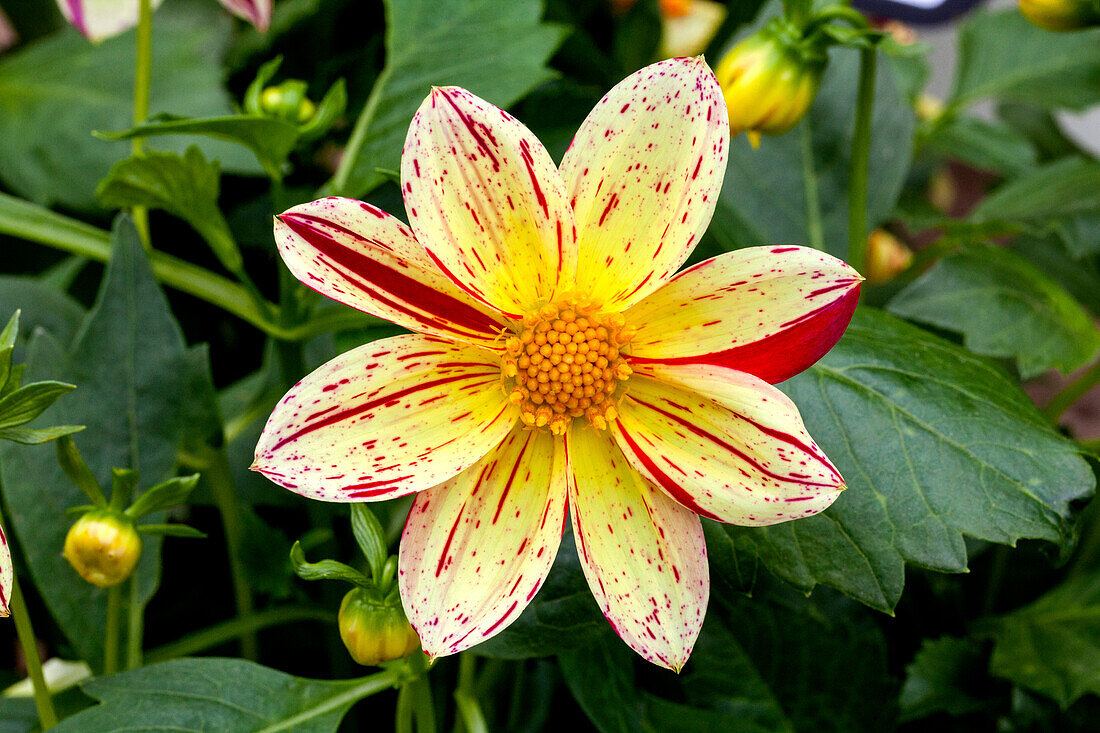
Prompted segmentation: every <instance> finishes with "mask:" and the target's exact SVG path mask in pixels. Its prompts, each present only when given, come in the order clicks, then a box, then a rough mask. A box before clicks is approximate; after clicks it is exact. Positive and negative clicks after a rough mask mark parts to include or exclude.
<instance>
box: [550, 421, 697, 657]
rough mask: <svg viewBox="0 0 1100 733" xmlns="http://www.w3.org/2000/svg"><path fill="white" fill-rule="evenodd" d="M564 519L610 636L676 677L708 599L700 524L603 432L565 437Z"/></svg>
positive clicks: (576, 429)
mask: <svg viewBox="0 0 1100 733" xmlns="http://www.w3.org/2000/svg"><path fill="white" fill-rule="evenodd" d="M567 446H568V454H569V467H570V470H571V472H572V475H573V478H574V480H573V482H571V485H570V487H569V513H570V516H571V517H572V519H573V534H574V536H575V537H576V540H577V551H578V554H579V555H580V560H581V565H582V567H583V568H584V575H585V578H587V579H588V586H589V587H590V588H591V589H592V593H593V595H595V596H596V601H597V602H598V603H599V604H600V608H601V609H602V610H603V613H604V615H605V616H606V617H607V619H608V621H610V622H611V625H612V626H613V627H614V629H615V632H616V633H617V634H618V635H619V636H620V637H621V638H622V639H623V641H625V642H626V643H627V644H629V645H630V647H631V648H632V649H633V650H634V651H636V652H638V654H640V655H642V656H643V657H644V658H645V659H646V660H648V661H650V662H653V663H654V664H659V665H661V666H662V667H667V668H669V669H672V670H675V671H679V670H680V668H681V667H683V666H684V663H685V662H687V659H688V656H689V655H690V654H691V649H692V647H693V646H694V645H695V640H696V638H698V636H699V629H700V628H702V625H703V617H704V615H705V614H706V610H707V599H708V598H709V596H710V575H709V573H708V570H707V548H706V544H705V543H704V541H703V527H702V524H701V523H700V521H699V517H697V516H695V514H693V513H692V512H690V511H688V510H687V509H685V508H684V507H682V506H680V505H679V504H677V503H676V502H675V501H673V500H672V499H670V498H668V497H667V496H666V495H665V494H664V493H662V492H661V491H660V490H659V489H657V488H656V487H654V486H653V485H652V484H651V483H650V482H649V481H647V480H646V479H645V478H643V477H642V476H641V475H639V474H638V472H637V471H635V470H634V469H633V468H631V466H630V464H629V463H628V462H627V460H626V458H624V457H623V454H622V452H621V451H620V450H619V449H618V447H616V445H615V443H614V441H613V440H612V439H611V436H609V435H608V434H607V433H606V432H605V431H596V430H593V429H592V428H591V427H590V426H588V425H581V424H580V423H579V421H574V422H573V427H572V428H571V429H570V431H569V433H568V440H567Z"/></svg>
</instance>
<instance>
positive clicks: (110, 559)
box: [62, 509, 141, 588]
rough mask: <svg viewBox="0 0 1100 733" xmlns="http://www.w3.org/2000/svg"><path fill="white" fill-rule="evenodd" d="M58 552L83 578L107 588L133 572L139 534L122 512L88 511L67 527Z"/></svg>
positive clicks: (136, 558) (139, 541)
mask: <svg viewBox="0 0 1100 733" xmlns="http://www.w3.org/2000/svg"><path fill="white" fill-rule="evenodd" d="M62 554H63V555H64V556H65V559H66V560H68V561H69V564H70V565H72V566H73V568H74V569H75V570H76V572H78V573H80V577H82V578H84V580H86V581H88V582H89V583H91V584H92V585H95V586H98V587H100V588H110V587H111V586H115V585H118V584H119V583H121V582H123V581H124V580H126V579H127V578H129V577H130V576H131V575H133V573H134V568H135V567H137V564H138V560H139V559H141V537H139V536H138V533H137V528H136V527H135V526H134V522H133V520H131V519H130V518H129V517H127V516H126V515H124V514H122V513H119V512H115V511H112V510H109V509H106V510H96V511H91V512H88V513H87V514H85V515H84V516H82V517H81V518H80V519H78V520H77V522H76V524H74V525H73V526H72V527H71V528H70V529H69V533H68V534H67V535H66V536H65V548H64V550H63V552H62Z"/></svg>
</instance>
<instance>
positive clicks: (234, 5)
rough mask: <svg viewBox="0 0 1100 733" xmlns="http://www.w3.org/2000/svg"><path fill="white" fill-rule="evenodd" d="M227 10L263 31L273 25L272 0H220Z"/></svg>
mask: <svg viewBox="0 0 1100 733" xmlns="http://www.w3.org/2000/svg"><path fill="white" fill-rule="evenodd" d="M218 2H220V3H221V4H222V5H223V6H224V7H225V9H226V10H228V11H229V12H231V13H233V15H236V16H237V17H238V18H244V19H245V20H247V21H248V22H249V23H251V24H252V25H254V26H256V30H258V31H260V32H261V33H263V32H265V31H266V30H267V27H268V26H269V25H271V0H218Z"/></svg>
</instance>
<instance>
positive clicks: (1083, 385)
mask: <svg viewBox="0 0 1100 733" xmlns="http://www.w3.org/2000/svg"><path fill="white" fill-rule="evenodd" d="M1097 384H1100V361H1097V362H1096V363H1095V364H1093V365H1092V366H1091V367H1089V368H1088V370H1087V371H1085V372H1084V373H1083V374H1082V375H1081V376H1079V377H1077V379H1075V380H1073V381H1072V382H1070V383H1069V384H1067V385H1066V386H1065V387H1064V388H1063V389H1062V391H1061V392H1059V393H1058V394H1056V395H1054V399H1052V400H1051V401H1050V402H1048V403H1047V406H1046V407H1044V408H1043V414H1044V415H1046V417H1047V419H1048V420H1050V421H1051V422H1052V423H1055V424H1057V423H1058V420H1059V419H1061V417H1062V415H1063V414H1064V413H1065V411H1066V410H1068V409H1069V408H1070V407H1072V406H1073V403H1075V402H1077V400H1079V399H1081V398H1082V397H1084V396H1085V393H1086V392H1088V391H1089V390H1091V389H1092V388H1093V387H1095V386H1096V385H1097Z"/></svg>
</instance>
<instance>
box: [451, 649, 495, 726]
mask: <svg viewBox="0 0 1100 733" xmlns="http://www.w3.org/2000/svg"><path fill="white" fill-rule="evenodd" d="M476 672H477V659H476V658H475V657H474V655H472V654H469V653H465V654H460V655H458V686H457V687H456V688H455V692H454V698H455V707H456V708H458V716H457V717H456V720H455V727H454V729H455V733H462V732H463V731H465V733H488V731H489V726H488V725H487V724H486V722H485V714H484V713H483V712H482V711H481V705H480V704H479V703H478V701H477V689H476V688H475V685H474V679H475V675H476Z"/></svg>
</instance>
